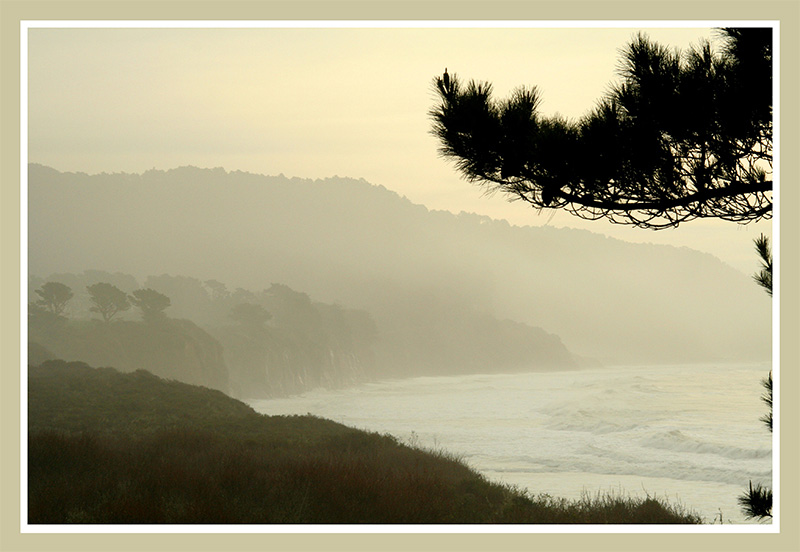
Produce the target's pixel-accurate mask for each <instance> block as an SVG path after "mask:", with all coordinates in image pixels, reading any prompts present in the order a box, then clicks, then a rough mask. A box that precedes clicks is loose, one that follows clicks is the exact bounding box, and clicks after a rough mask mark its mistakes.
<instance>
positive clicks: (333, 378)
mask: <svg viewBox="0 0 800 552" xmlns="http://www.w3.org/2000/svg"><path fill="white" fill-rule="evenodd" d="M213 333H214V335H215V337H216V338H217V339H218V340H219V342H220V343H222V346H223V348H224V351H225V359H226V363H227V366H228V371H229V374H230V388H231V393H232V394H233V395H234V396H236V397H239V398H243V399H250V398H266V397H281V396H288V395H293V394H298V393H302V392H304V391H308V390H310V389H314V388H316V387H325V388H329V389H330V388H340V387H348V386H351V385H356V384H358V383H362V382H364V381H368V380H370V379H375V377H376V374H375V365H374V355H373V353H372V351H371V350H370V349H369V348H359V347H357V346H353V345H351V344H347V343H341V342H336V341H335V340H330V339H328V340H324V341H322V342H313V341H310V340H308V339H304V338H303V337H302V336H297V335H291V334H289V333H287V332H282V331H280V330H279V329H275V328H257V329H253V328H242V327H238V326H228V327H224V328H220V329H218V330H215V331H213Z"/></svg>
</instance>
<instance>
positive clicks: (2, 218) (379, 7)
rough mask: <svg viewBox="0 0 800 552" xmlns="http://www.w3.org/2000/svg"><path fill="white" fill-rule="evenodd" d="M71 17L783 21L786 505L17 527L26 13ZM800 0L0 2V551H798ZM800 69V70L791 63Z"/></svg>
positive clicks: (783, 443)
mask: <svg viewBox="0 0 800 552" xmlns="http://www.w3.org/2000/svg"><path fill="white" fill-rule="evenodd" d="M69 19H79V20H86V19H195V20H196V19H212V20H215V19H243V20H244V19H345V20H350V19H443V20H451V19H462V20H468V19H473V20H484V19H531V20H537V19H538V20H545V19H555V20H567V19H583V20H590V19H597V20H624V19H631V20H644V19H652V20H658V19H662V20H677V19H693V20H723V19H724V20H732V19H746V20H752V19H767V20H779V21H780V29H781V49H780V53H781V62H782V67H783V72H782V73H781V98H782V103H781V148H782V152H783V154H784V155H783V157H782V159H781V174H780V176H781V196H780V201H781V219H780V223H781V225H780V246H781V250H780V261H779V262H780V280H781V282H782V285H781V344H782V349H781V355H780V356H781V366H782V370H781V395H782V397H783V400H782V402H781V411H780V420H781V426H782V435H783V436H784V438H783V440H782V441H781V465H782V466H783V469H782V470H781V493H782V498H783V500H782V502H781V512H782V519H783V523H782V532H781V534H779V535H775V534H772V535H764V534H699V535H697V534H571V533H568V534H522V535H520V534H431V535H426V534H411V533H402V534H391V535H390V534H355V535H347V534H344V535H340V534H333V535H324V534H291V535H287V534H284V535H277V534H258V535H256V534H253V535H248V534H210V535H197V534H177V535H176V534H149V535H148V534H140V533H136V532H135V531H134V534H130V535H124V536H122V535H114V534H108V535H105V534H100V535H77V534H69V535H49V534H24V535H23V534H20V530H19V527H20V525H19V520H20V517H19V516H20V512H19V448H18V444H19V437H20V434H19V406H20V401H19V392H18V390H19V382H20V380H19V370H18V367H19V361H20V351H19V274H20V270H19V268H20V267H19V224H20V217H19V201H20V199H19V198H20V195H19V181H20V179H19V176H20V175H19V151H20V150H19V120H20V119H19V29H20V26H19V23H20V21H21V20H69ZM799 24H800V2H797V1H796V0H777V1H770V0H763V1H755V0H754V1H735V0H733V1H732V0H711V1H709V0H691V1H689V0H673V1H662V0H659V1H655V0H654V1H650V0H646V1H637V2H631V1H629V2H606V1H602V0H595V1H572V0H560V1H557V2H538V1H503V0H500V1H488V0H487V1H463V2H462V1H435V0H433V1H406V2H400V1H392V0H389V1H372V2H366V1H338V0H333V1H303V0H296V1H291V2H287V1H283V2H278V1H236V0H232V1H222V0H217V1H191V0H186V1H162V2H155V1H124V0H120V1H117V0H113V1H112V0H106V1H71V0H64V1H49V2H47V1H36V0H29V1H15V0H0V25H2V27H1V28H0V37H1V38H0V40H2V44H1V45H0V56H1V58H0V59H2V95H1V96H0V99H1V100H2V106H1V107H2V112H1V113H2V115H0V132H1V133H2V134H1V135H0V138H1V140H2V141H1V142H0V144H2V165H0V167H2V169H1V170H2V180H0V182H1V183H2V189H0V210H1V211H0V213H1V214H0V243H1V244H2V264H1V265H0V267H2V270H1V271H0V292H1V293H2V295H0V336H2V349H0V351H1V354H2V365H0V366H2V371H0V374H1V375H0V377H1V378H2V380H1V382H2V386H0V390H1V391H0V392H1V393H2V400H1V401H0V409H1V410H0V411H1V412H2V415H1V416H0V428H1V430H2V437H1V439H2V440H1V441H0V442H2V456H1V457H0V468H1V469H0V477H2V479H0V484H1V486H0V489H2V490H0V501H2V502H1V503H0V507H1V509H0V524H2V525H0V552H6V551H12V550H13V551H16V550H57V551H69V550H76V551H90V550H115V551H120V552H121V551H128V550H131V551H133V550H146V551H150V552H154V551H157V550H192V551H198V552H199V551H206V550H220V551H229V550H230V551H233V550H324V551H337V550H342V551H356V550H385V551H393V550H413V551H416V552H421V551H423V550H432V551H437V552H438V551H445V550H461V551H464V552H468V551H472V550H492V551H495V550H496V551H500V550H556V549H557V550H565V551H569V550H589V551H604V550H608V551H623V550H649V551H653V552H656V551H672V550H680V551H682V552H688V551H690V550H702V551H704V552H705V551H710V550H724V551H731V552H733V551H739V550H741V551H748V552H751V551H753V550H759V551H768V550H781V551H787V552H796V551H798V550H800V532H798V524H797V523H796V522H793V521H792V520H797V519H800V512H798V496H800V484H798V471H799V470H797V468H796V467H797V466H798V465H800V461H799V460H798V442H797V440H796V439H797V436H798V434H799V433H798V421H800V416H799V415H798V407H797V404H798V401H797V397H798V395H800V385H798V381H800V379H799V377H800V375H799V373H798V372H799V371H798V369H797V367H798V366H800V362H798V360H800V355H799V354H798V339H797V336H798V335H800V323H799V322H798V314H799V311H800V308H798V307H799V306H800V297H799V295H798V292H800V286H798V282H800V274H798V258H797V255H798V252H800V245H799V243H798V238H799V237H800V231H798V222H797V213H798V209H799V208H800V201H799V200H798V197H799V195H798V191H799V190H800V186H798V184H797V183H798V177H799V176H800V171H799V170H798V157H800V156H797V155H796V154H792V153H791V152H798V151H800V143H799V142H798V122H799V121H800V113H798V108H799V107H800V102H798V101H797V98H800V93H799V92H798V71H797V68H798V67H800V61H799V60H798V54H799V53H800V46H799V45H798V36H800V32H798V31H799V30H800V29H798V27H799V26H800V25H799ZM790 71H791V72H790Z"/></svg>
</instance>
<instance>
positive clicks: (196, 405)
mask: <svg viewBox="0 0 800 552" xmlns="http://www.w3.org/2000/svg"><path fill="white" fill-rule="evenodd" d="M28 466H29V522H30V523H117V524H122V523H209V524H210V523H698V522H699V520H698V519H697V518H696V517H694V516H690V515H685V514H683V513H682V512H681V511H680V509H679V508H673V507H670V506H668V505H667V506H665V505H664V504H662V503H660V502H658V501H656V500H653V499H647V500H638V501H637V500H631V499H626V498H619V497H618V498H609V497H595V498H594V499H588V498H587V499H586V500H583V501H579V502H567V501H564V500H559V499H552V498H549V497H532V496H529V495H527V494H525V493H522V492H519V491H517V490H515V489H513V488H509V487H507V486H503V485H498V484H494V483H490V482H488V481H486V480H485V479H484V478H483V477H482V476H481V475H479V474H477V473H476V472H474V471H473V470H471V469H469V468H468V467H467V466H465V465H464V464H462V463H461V462H459V461H458V460H457V459H455V458H453V457H451V456H450V455H448V454H445V453H441V452H432V451H423V450H418V449H415V448H412V447H409V446H406V445H404V444H401V443H398V442H397V440H396V439H394V438H393V437H391V436H387V435H379V434H376V433H368V432H364V431H359V430H356V429H353V428H349V427H346V426H343V425H341V424H338V423H335V422H332V421H330V420H325V419H321V418H316V417H313V416H264V415H261V414H258V413H257V412H255V411H254V410H252V409H251V408H250V407H249V406H247V405H245V404H244V403H241V402H239V401H237V400H234V399H231V398H230V397H228V396H226V395H225V394H223V393H221V392H219V391H214V390H210V389H206V388H202V387H195V386H191V385H187V384H183V383H179V382H174V381H165V380H162V379H160V378H157V377H156V376H153V375H152V374H150V373H148V372H144V371H138V372H134V373H128V374H121V373H119V372H117V371H115V370H113V369H110V368H102V369H94V368H90V367H89V366H87V365H85V364H82V363H65V362H63V361H50V362H47V363H45V364H43V365H42V366H41V367H38V368H30V370H29V464H28Z"/></svg>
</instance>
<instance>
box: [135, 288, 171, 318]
mask: <svg viewBox="0 0 800 552" xmlns="http://www.w3.org/2000/svg"><path fill="white" fill-rule="evenodd" d="M128 300H129V301H130V302H131V304H133V305H134V306H136V307H138V308H139V309H140V310H141V312H142V319H143V320H144V321H145V322H153V321H156V320H163V319H164V318H166V314H164V310H165V309H166V308H167V307H169V306H170V300H169V297H167V296H166V295H164V294H163V293H159V292H157V291H156V290H154V289H150V288H145V289H137V290H136V291H134V292H133V294H132V295H129V296H128Z"/></svg>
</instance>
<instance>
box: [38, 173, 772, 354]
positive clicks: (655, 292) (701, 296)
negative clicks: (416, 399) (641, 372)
mask: <svg viewBox="0 0 800 552" xmlns="http://www.w3.org/2000/svg"><path fill="white" fill-rule="evenodd" d="M28 185H29V190H28V198H29V270H30V272H31V273H33V274H38V275H41V276H45V275H48V274H51V273H54V272H82V271H83V270H85V269H87V268H92V269H98V270H107V271H110V272H123V273H129V274H133V275H135V276H136V277H137V278H139V279H140V280H144V277H145V276H147V275H152V274H165V273H166V274H173V275H178V274H182V275H190V276H193V277H196V278H199V279H201V280H206V279H217V280H220V281H222V282H225V283H227V284H228V285H229V286H234V287H235V286H241V287H243V288H247V289H265V288H268V287H269V286H270V284H271V283H273V282H280V283H283V284H286V285H288V286H290V287H292V288H294V289H298V290H303V291H304V292H306V293H308V294H310V295H311V296H312V297H314V298H315V299H316V300H319V301H324V302H328V303H339V304H342V305H345V306H347V307H349V308H356V309H363V310H365V311H367V312H369V313H370V314H371V315H372V316H373V317H374V318H375V320H376V322H377V323H378V325H379V326H380V327H382V328H384V329H385V331H389V332H391V331H393V330H395V331H397V332H406V333H408V332H410V331H411V330H410V329H409V328H413V322H414V321H415V320H418V321H420V322H424V324H420V327H425V328H434V327H437V328H440V334H439V335H428V336H425V337H427V338H428V339H432V340H435V339H447V338H448V335H449V333H448V326H449V325H452V324H457V323H458V321H459V320H464V319H465V318H464V317H460V316H459V313H460V312H470V313H476V312H477V313H485V314H486V315H487V316H494V317H497V318H499V319H501V320H502V319H509V320H511V321H515V322H520V323H524V324H527V325H530V326H534V327H538V328H542V329H543V330H544V331H546V332H549V333H552V334H556V335H558V336H560V338H561V340H562V341H563V343H564V344H565V345H566V346H567V348H568V349H569V350H570V351H572V352H574V353H577V354H579V355H583V356H588V357H593V358H597V359H600V360H602V361H604V362H649V363H662V362H663V363H668V362H694V361H697V362H702V361H735V360H754V359H757V360H764V359H768V358H769V356H770V343H771V310H770V308H771V302H770V301H769V298H768V297H767V296H766V295H765V294H764V292H763V291H762V290H761V289H760V288H759V287H758V286H756V285H755V284H754V283H753V282H752V281H751V279H750V278H749V277H748V276H747V275H744V274H742V273H741V272H739V271H737V270H735V269H733V268H731V267H730V266H728V265H726V264H724V263H723V262H721V261H720V260H718V259H716V258H715V257H713V256H711V255H708V254H705V253H700V252H697V251H694V250H691V249H688V248H674V247H670V246H661V245H650V244H631V243H627V242H622V241H619V240H615V239H611V238H607V237H605V236H603V235H600V234H595V233H592V232H587V231H578V230H567V229H555V228H547V227H544V228H541V227H538V228H534V227H516V226H511V225H509V224H508V223H507V222H505V221H498V220H492V219H489V218H487V217H482V216H478V215H473V214H466V213H462V214H460V215H454V214H451V213H449V212H442V211H430V210H428V209H427V208H425V207H424V206H421V205H415V204H413V203H411V202H410V201H408V200H407V199H405V198H402V197H400V196H399V195H397V194H396V193H394V192H392V191H389V190H387V189H386V188H384V187H382V186H376V185H373V184H370V183H368V182H366V181H364V180H354V179H347V178H337V177H334V178H327V179H322V180H306V179H298V178H287V177H284V176H282V175H280V176H261V175H255V174H250V173H243V172H235V171H234V172H226V171H225V170H223V169H198V168H194V167H182V168H178V169H173V170H169V171H156V170H153V171H147V172H145V173H143V174H141V175H136V174H99V175H86V174H82V173H61V172H58V171H56V170H54V169H51V168H48V167H44V166H41V165H31V166H30V167H29V183H28ZM643 231H644V230H643ZM754 265H755V259H754ZM444 313H446V316H445V314H444ZM439 318H440V320H439ZM395 337H399V338H398V339H394V341H393V343H402V342H403V339H402V338H403V337H404V336H395ZM405 337H409V338H410V337H411V336H405ZM416 338H420V336H416ZM455 345H456V346H457V345H458V344H455ZM398 353H399V351H398Z"/></svg>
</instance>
